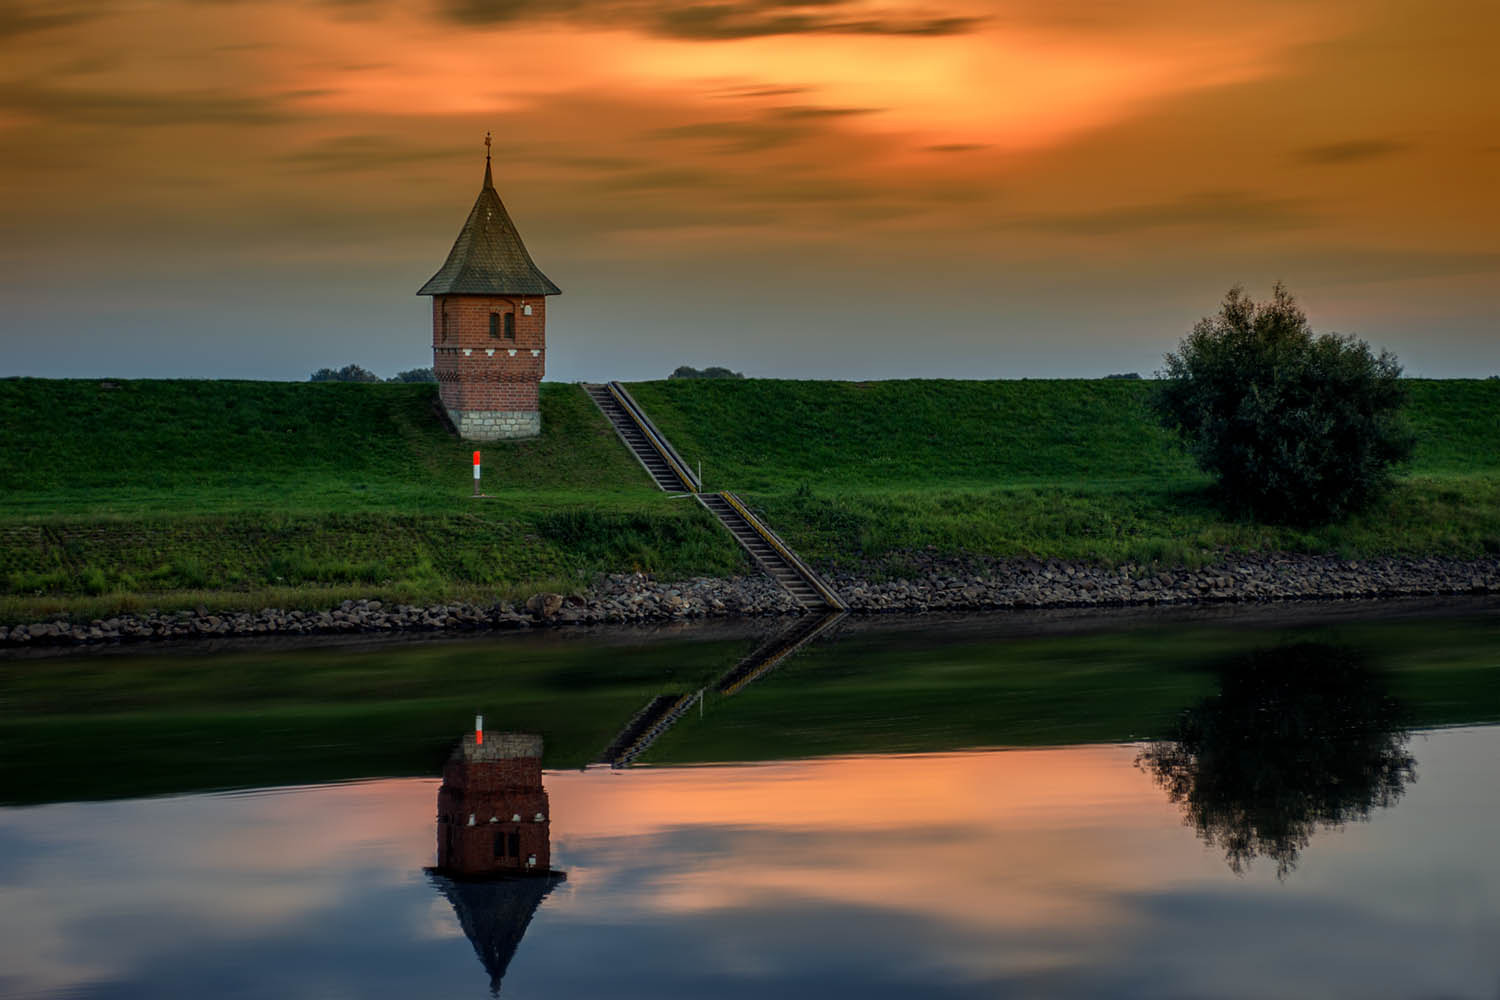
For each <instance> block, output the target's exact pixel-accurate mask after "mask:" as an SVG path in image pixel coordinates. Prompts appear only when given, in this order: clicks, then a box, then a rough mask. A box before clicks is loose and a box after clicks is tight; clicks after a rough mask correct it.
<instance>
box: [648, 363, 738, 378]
mask: <svg viewBox="0 0 1500 1000" xmlns="http://www.w3.org/2000/svg"><path fill="white" fill-rule="evenodd" d="M744 377H745V375H744V373H743V372H732V371H730V370H729V369H728V368H720V367H718V366H717V365H710V366H709V367H707V368H702V369H699V368H694V367H693V366H691V365H681V366H680V367H678V368H677V370H676V371H674V372H672V374H670V375H668V376H667V378H744Z"/></svg>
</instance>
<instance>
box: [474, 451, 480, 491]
mask: <svg viewBox="0 0 1500 1000" xmlns="http://www.w3.org/2000/svg"><path fill="white" fill-rule="evenodd" d="M474 495H475V496H476V497H477V496H479V452H477V451H476V452H475V453H474Z"/></svg>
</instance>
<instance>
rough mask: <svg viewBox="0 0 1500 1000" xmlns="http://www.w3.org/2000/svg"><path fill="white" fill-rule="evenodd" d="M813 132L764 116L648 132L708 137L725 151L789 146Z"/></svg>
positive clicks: (655, 135)
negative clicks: (763, 117) (763, 118)
mask: <svg viewBox="0 0 1500 1000" xmlns="http://www.w3.org/2000/svg"><path fill="white" fill-rule="evenodd" d="M812 134H813V130H812V129H809V128H807V127H805V126H803V125H801V124H798V123H795V122H787V123H785V124H778V123H775V122H768V121H763V120H756V121H717V122H694V123H692V124H689V125H672V126H669V127H667V128H660V129H657V130H655V131H654V132H651V133H649V134H648V138H652V139H668V140H707V141H709V142H711V143H712V144H713V146H714V148H715V149H716V150H718V151H719V152H723V153H754V152H759V151H761V150H766V149H775V148H777V147H778V146H788V145H791V144H792V143H794V142H799V141H801V140H803V139H806V138H808V137H809V136H810V135H812Z"/></svg>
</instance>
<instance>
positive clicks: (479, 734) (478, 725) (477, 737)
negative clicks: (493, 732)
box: [474, 715, 484, 747]
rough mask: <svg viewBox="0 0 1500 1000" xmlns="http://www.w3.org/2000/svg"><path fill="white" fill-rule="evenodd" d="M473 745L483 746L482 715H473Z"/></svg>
mask: <svg viewBox="0 0 1500 1000" xmlns="http://www.w3.org/2000/svg"><path fill="white" fill-rule="evenodd" d="M474 745H475V746H477V747H482V746H484V716H482V715H476V716H474Z"/></svg>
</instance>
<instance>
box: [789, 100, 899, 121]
mask: <svg viewBox="0 0 1500 1000" xmlns="http://www.w3.org/2000/svg"><path fill="white" fill-rule="evenodd" d="M879 110H880V109H879V108H820V107H816V106H813V105H802V104H799V105H793V106H788V107H782V108H772V109H771V114H772V115H774V116H775V117H777V118H784V119H786V120H787V121H806V120H808V119H818V118H848V117H851V116H853V115H869V114H874V113H875V112H876V111H879Z"/></svg>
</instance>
